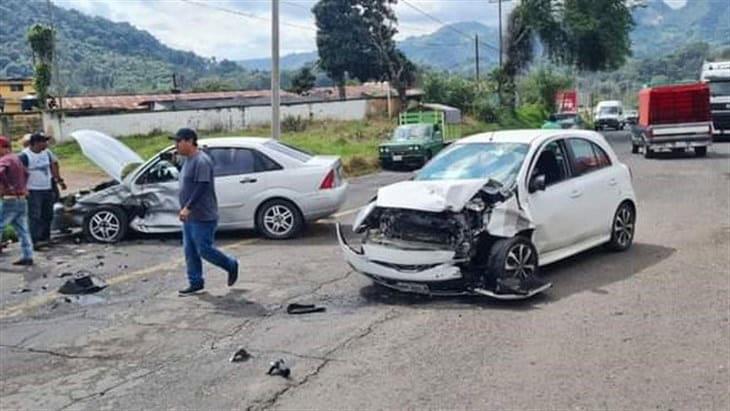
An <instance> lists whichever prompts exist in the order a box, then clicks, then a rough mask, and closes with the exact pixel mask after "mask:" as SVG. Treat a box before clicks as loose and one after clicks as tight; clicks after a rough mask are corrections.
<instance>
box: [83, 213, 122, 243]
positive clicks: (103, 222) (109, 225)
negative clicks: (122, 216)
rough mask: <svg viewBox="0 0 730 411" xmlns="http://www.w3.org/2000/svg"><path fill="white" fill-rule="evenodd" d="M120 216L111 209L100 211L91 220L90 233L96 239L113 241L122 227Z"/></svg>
mask: <svg viewBox="0 0 730 411" xmlns="http://www.w3.org/2000/svg"><path fill="white" fill-rule="evenodd" d="M121 226H122V224H121V222H120V221H119V217H117V216H116V214H114V213H113V212H111V211H99V212H97V213H96V214H94V215H93V216H92V217H91V220H89V233H91V236H92V237H94V239H95V240H97V241H101V242H105V243H108V242H112V241H114V239H115V238H116V237H117V235H118V234H119V230H120V229H121Z"/></svg>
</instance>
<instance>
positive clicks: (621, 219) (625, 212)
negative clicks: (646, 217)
mask: <svg viewBox="0 0 730 411" xmlns="http://www.w3.org/2000/svg"><path fill="white" fill-rule="evenodd" d="M635 232H636V208H635V207H634V205H633V204H631V203H630V202H628V201H624V202H623V203H621V205H620V206H619V207H618V209H616V213H615V214H614V216H613V221H612V223H611V240H609V242H608V243H606V247H607V248H608V249H609V250H612V251H626V250H628V249H629V248H630V247H631V244H633V242H634V233H635Z"/></svg>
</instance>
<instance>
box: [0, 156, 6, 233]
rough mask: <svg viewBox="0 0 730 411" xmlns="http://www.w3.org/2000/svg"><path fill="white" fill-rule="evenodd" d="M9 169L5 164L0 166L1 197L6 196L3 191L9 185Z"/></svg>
mask: <svg viewBox="0 0 730 411" xmlns="http://www.w3.org/2000/svg"><path fill="white" fill-rule="evenodd" d="M7 169H8V167H7V166H6V165H5V164H0V196H1V195H3V194H5V193H4V192H3V191H4V190H5V187H6V186H7V185H8V184H7V178H8V177H7V176H8V173H7ZM0 236H2V233H0Z"/></svg>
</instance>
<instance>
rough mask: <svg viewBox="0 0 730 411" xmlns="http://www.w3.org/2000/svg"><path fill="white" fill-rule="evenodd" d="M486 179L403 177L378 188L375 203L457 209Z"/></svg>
mask: <svg viewBox="0 0 730 411" xmlns="http://www.w3.org/2000/svg"><path fill="white" fill-rule="evenodd" d="M486 182H487V180H484V179H472V180H429V181H425V180H424V181H403V182H400V183H396V184H392V185H389V186H387V187H383V188H381V189H380V190H378V198H377V202H376V205H377V206H378V207H385V208H404V209H408V210H419V211H430V212H435V213H438V212H442V211H455V212H458V211H461V209H462V208H464V205H465V204H466V203H467V202H469V200H471V199H472V197H474V195H475V194H476V193H477V192H479V190H480V189H481V188H482V187H484V184H486Z"/></svg>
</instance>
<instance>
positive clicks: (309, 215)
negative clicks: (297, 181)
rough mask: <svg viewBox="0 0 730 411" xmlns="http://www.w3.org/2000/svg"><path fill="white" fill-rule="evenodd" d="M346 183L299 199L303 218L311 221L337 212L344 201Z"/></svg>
mask: <svg viewBox="0 0 730 411" xmlns="http://www.w3.org/2000/svg"><path fill="white" fill-rule="evenodd" d="M347 187H348V183H347V182H345V183H343V184H342V185H340V186H339V187H335V188H333V189H330V190H321V191H318V192H316V193H314V194H312V195H310V196H307V197H304V198H302V199H301V203H302V213H303V214H304V219H305V220H307V221H313V220H317V219H320V218H325V217H328V216H330V215H332V214H334V213H336V212H337V210H339V209H340V208H341V207H342V204H344V203H345V198H346V193H347Z"/></svg>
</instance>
